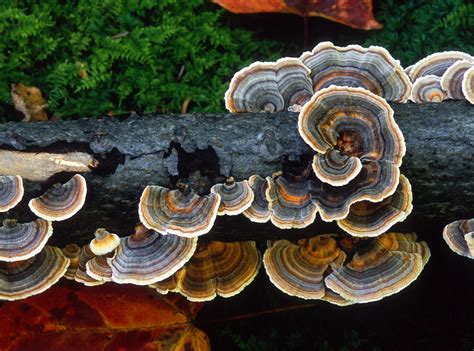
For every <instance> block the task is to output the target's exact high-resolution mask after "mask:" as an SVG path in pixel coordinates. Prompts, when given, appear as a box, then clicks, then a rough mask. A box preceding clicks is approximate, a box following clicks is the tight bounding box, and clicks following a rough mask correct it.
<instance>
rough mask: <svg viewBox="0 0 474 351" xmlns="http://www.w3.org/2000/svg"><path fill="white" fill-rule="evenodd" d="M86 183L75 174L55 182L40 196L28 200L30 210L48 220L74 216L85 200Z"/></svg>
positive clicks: (81, 177)
mask: <svg viewBox="0 0 474 351" xmlns="http://www.w3.org/2000/svg"><path fill="white" fill-rule="evenodd" d="M86 194H87V184H86V180H85V179H84V177H83V176H81V175H79V174H76V175H75V176H74V177H72V178H71V179H70V180H69V181H68V182H67V183H64V184H55V185H54V186H53V187H52V188H50V189H48V190H47V191H46V192H45V193H44V194H43V195H41V196H40V197H37V198H34V199H32V200H30V203H29V206H30V209H31V211H33V213H34V214H36V215H37V216H38V217H41V218H44V219H47V220H50V221H63V220H65V219H68V218H71V217H72V216H74V215H75V214H76V213H77V212H78V211H79V210H80V209H81V208H82V206H83V205H84V202H85V201H86Z"/></svg>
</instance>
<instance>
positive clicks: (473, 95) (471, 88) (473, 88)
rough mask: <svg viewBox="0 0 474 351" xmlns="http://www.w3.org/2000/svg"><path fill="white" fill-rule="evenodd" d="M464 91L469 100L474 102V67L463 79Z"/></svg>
mask: <svg viewBox="0 0 474 351" xmlns="http://www.w3.org/2000/svg"><path fill="white" fill-rule="evenodd" d="M462 93H463V94H464V97H465V98H466V100H467V101H469V102H470V103H471V104H474V67H471V68H469V69H468V70H467V71H466V72H465V73H464V76H463V79H462Z"/></svg>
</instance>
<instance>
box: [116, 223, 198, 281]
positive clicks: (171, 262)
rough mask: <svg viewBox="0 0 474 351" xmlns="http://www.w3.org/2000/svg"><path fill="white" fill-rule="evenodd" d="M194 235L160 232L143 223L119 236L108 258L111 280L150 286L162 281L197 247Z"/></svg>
mask: <svg viewBox="0 0 474 351" xmlns="http://www.w3.org/2000/svg"><path fill="white" fill-rule="evenodd" d="M196 244H197V238H183V237H181V236H177V235H160V234H158V233H157V232H155V231H153V230H148V229H146V228H145V227H144V226H143V225H138V226H137V227H136V228H135V233H134V234H132V235H130V236H128V237H125V238H122V239H121V242H120V245H119V246H118V247H117V249H116V251H115V255H114V256H113V257H112V258H111V259H109V260H108V262H109V265H110V267H111V268H112V281H114V282H116V283H119V284H128V283H129V284H135V285H149V284H153V283H155V282H158V281H160V280H164V279H166V278H168V277H169V276H171V275H173V274H174V273H175V272H176V271H177V270H178V269H180V268H181V267H182V266H183V265H184V264H185V263H186V262H187V261H188V260H189V259H190V258H191V256H192V255H193V253H194V251H195V250H196Z"/></svg>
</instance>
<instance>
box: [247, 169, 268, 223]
mask: <svg viewBox="0 0 474 351" xmlns="http://www.w3.org/2000/svg"><path fill="white" fill-rule="evenodd" d="M248 182H249V185H250V188H251V189H252V192H253V194H254V198H253V201H252V203H251V205H250V207H249V208H247V209H246V210H245V211H244V212H243V213H242V214H243V215H244V216H245V217H247V218H248V219H250V220H251V221H252V222H255V223H266V222H268V221H269V220H270V217H271V212H270V209H269V208H268V201H267V197H266V196H265V194H266V192H267V189H268V182H267V180H266V179H265V178H262V177H260V176H259V175H252V176H250V178H249V181H248Z"/></svg>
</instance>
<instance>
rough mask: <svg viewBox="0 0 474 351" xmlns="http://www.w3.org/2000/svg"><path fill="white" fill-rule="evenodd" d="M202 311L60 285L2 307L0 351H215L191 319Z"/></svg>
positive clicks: (115, 288)
mask: <svg viewBox="0 0 474 351" xmlns="http://www.w3.org/2000/svg"><path fill="white" fill-rule="evenodd" d="M201 307H202V304H200V303H193V302H189V301H187V300H186V299H184V298H183V297H181V296H179V295H170V296H167V297H162V296H159V295H158V294H156V293H155V292H154V291H153V290H152V289H149V288H146V287H138V286H132V285H118V284H104V285H102V286H98V287H85V286H82V285H78V284H75V283H73V282H66V281H64V282H60V283H59V284H57V285H55V286H53V287H52V288H51V289H49V290H48V291H46V292H44V293H43V294H40V295H36V296H32V297H30V298H27V299H25V300H20V301H13V302H5V303H4V304H3V305H1V306H0V314H1V315H2V318H1V319H0V330H1V331H2V332H1V333H0V350H2V351H14V350H35V351H41V350H77V349H80V350H81V351H82V350H84V351H87V350H91V351H92V350H94V351H95V350H123V351H127V350H133V351H136V350H137V351H138V350H157V349H158V350H176V351H178V350H179V351H181V350H183V351H184V350H186V351H193V350H196V351H208V350H210V344H209V340H208V339H207V336H206V335H205V334H204V333H203V332H202V331H200V330H199V329H197V328H195V327H194V326H193V325H192V324H191V321H192V320H193V319H194V317H195V316H196V314H197V312H198V311H199V310H200V308H201Z"/></svg>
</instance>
